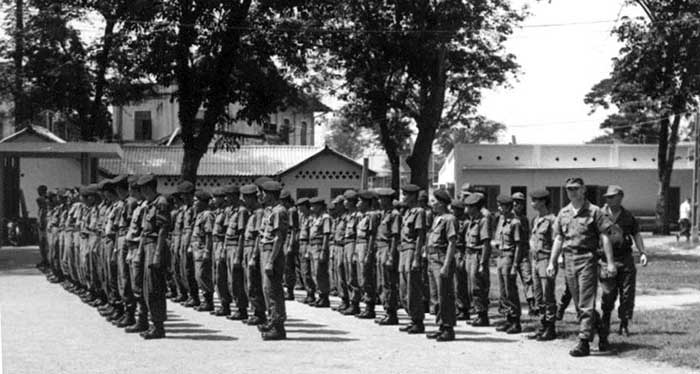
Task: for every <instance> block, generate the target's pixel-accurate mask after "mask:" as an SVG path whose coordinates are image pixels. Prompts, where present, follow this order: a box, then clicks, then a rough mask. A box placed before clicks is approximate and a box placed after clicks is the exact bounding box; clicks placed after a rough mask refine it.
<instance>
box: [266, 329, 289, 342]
mask: <svg viewBox="0 0 700 374" xmlns="http://www.w3.org/2000/svg"><path fill="white" fill-rule="evenodd" d="M261 337H262V340H265V341H267V340H284V339H287V332H286V331H285V330H284V327H282V326H274V327H273V328H271V329H270V330H269V331H266V332H263V333H262V334H261Z"/></svg>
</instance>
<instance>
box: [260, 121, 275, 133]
mask: <svg viewBox="0 0 700 374" xmlns="http://www.w3.org/2000/svg"><path fill="white" fill-rule="evenodd" d="M263 131H264V132H265V134H270V135H276V134H277V124H276V123H270V122H265V124H264V125H263Z"/></svg>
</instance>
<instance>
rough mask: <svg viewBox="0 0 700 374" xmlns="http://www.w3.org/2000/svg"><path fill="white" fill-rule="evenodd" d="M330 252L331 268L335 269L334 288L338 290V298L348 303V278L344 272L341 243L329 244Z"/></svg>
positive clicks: (343, 256)
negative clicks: (331, 258)
mask: <svg viewBox="0 0 700 374" xmlns="http://www.w3.org/2000/svg"><path fill="white" fill-rule="evenodd" d="M331 253H332V254H333V256H332V257H333V261H332V262H331V265H330V266H331V268H332V269H335V273H334V274H335V277H336V279H335V282H336V287H337V288H336V289H337V290H338V297H340V300H341V301H342V302H343V303H345V304H348V303H349V302H350V291H348V280H347V276H346V274H345V253H344V250H343V245H341V244H334V245H332V246H331Z"/></svg>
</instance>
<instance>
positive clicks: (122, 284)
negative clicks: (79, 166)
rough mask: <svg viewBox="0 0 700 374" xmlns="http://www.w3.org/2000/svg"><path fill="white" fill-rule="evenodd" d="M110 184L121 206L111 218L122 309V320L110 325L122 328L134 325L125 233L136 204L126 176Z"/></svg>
mask: <svg viewBox="0 0 700 374" xmlns="http://www.w3.org/2000/svg"><path fill="white" fill-rule="evenodd" d="M132 181H133V179H132ZM112 184H113V185H114V191H115V192H116V194H117V196H118V199H119V201H120V202H121V204H120V205H118V207H119V206H121V209H119V208H116V209H115V211H114V213H115V216H114V217H113V220H114V221H113V230H114V231H115V236H116V243H115V255H116V256H115V258H116V262H117V275H116V277H117V290H118V292H119V298H120V299H121V301H122V307H123V309H124V314H123V316H122V318H119V319H117V320H113V321H112V324H113V325H115V326H117V327H119V328H124V327H127V326H131V325H133V324H134V323H136V321H135V319H134V313H135V310H136V304H135V299H134V294H133V292H132V290H131V276H130V272H129V263H128V261H127V256H128V255H129V244H128V243H127V233H128V231H129V224H130V223H131V216H132V214H133V212H134V210H135V209H136V206H137V204H138V202H137V200H136V198H135V197H134V195H133V193H134V192H133V190H132V191H131V193H130V190H129V177H128V176H127V175H120V176H117V177H115V178H114V179H113V180H112ZM134 186H135V184H134Z"/></svg>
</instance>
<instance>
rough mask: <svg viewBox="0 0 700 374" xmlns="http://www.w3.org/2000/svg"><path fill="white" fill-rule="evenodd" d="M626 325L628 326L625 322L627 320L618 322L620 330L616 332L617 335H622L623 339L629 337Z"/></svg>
mask: <svg viewBox="0 0 700 374" xmlns="http://www.w3.org/2000/svg"><path fill="white" fill-rule="evenodd" d="M628 325H629V323H628V322H627V320H625V319H623V320H620V329H619V330H618V331H617V333H618V334H619V335H622V336H625V337H629V336H630V330H629V327H628Z"/></svg>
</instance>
